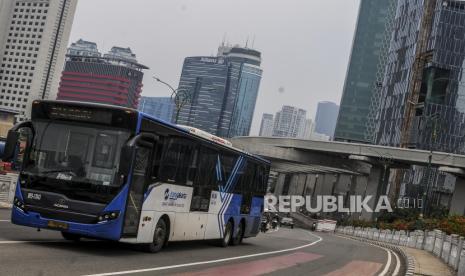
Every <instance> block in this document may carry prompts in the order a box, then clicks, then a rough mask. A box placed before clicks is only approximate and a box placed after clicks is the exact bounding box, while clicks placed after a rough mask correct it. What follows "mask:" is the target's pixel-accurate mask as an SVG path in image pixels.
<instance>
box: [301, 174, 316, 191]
mask: <svg viewBox="0 0 465 276" xmlns="http://www.w3.org/2000/svg"><path fill="white" fill-rule="evenodd" d="M315 183H316V175H315V174H308V175H307V178H306V181H305V190H304V195H305V196H307V195H312V194H313V191H314V190H315Z"/></svg>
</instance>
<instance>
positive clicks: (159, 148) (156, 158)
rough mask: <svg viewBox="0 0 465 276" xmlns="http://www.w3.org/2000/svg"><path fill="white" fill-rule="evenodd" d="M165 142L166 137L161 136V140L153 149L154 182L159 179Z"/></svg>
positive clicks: (152, 174) (152, 175) (152, 173)
mask: <svg viewBox="0 0 465 276" xmlns="http://www.w3.org/2000/svg"><path fill="white" fill-rule="evenodd" d="M163 142H164V137H160V140H158V141H157V143H156V147H155V148H154V150H153V159H152V160H153V161H152V172H151V177H152V182H156V181H158V179H159V173H160V166H161V157H162V154H163Z"/></svg>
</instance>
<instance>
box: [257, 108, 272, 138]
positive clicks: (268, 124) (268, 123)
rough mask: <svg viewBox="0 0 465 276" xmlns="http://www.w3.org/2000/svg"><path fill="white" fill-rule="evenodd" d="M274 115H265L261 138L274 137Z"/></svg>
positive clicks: (261, 124)
mask: <svg viewBox="0 0 465 276" xmlns="http://www.w3.org/2000/svg"><path fill="white" fill-rule="evenodd" d="M273 122H274V121H273V114H268V113H263V116H262V122H261V123H260V132H259V134H258V135H259V136H264V137H270V136H272V135H273Z"/></svg>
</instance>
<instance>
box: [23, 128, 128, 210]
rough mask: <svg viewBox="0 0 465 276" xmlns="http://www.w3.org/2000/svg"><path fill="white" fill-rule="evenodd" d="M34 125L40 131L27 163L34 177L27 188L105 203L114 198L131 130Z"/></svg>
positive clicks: (26, 170)
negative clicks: (121, 160) (123, 154)
mask: <svg viewBox="0 0 465 276" xmlns="http://www.w3.org/2000/svg"><path fill="white" fill-rule="evenodd" d="M33 126H34V129H35V132H36V134H35V138H34V141H33V143H32V146H31V151H30V155H29V158H28V159H27V160H26V162H27V163H26V165H25V166H24V174H25V175H28V176H30V177H31V178H33V180H31V181H27V184H26V187H25V188H30V189H37V190H43V191H51V192H55V193H63V194H65V195H66V196H67V197H69V198H73V199H77V200H85V201H97V202H102V203H107V202H108V201H109V200H111V198H113V196H114V195H115V193H116V192H117V191H118V190H119V189H118V188H119V186H120V185H121V183H119V181H118V180H116V179H115V176H116V175H117V172H118V161H119V155H120V152H121V148H122V146H123V145H124V143H125V142H126V141H127V140H128V138H129V135H130V133H129V131H126V130H122V129H115V128H105V127H102V126H92V125H90V124H85V123H71V122H59V121H53V120H40V121H35V122H33ZM97 194H98V195H97Z"/></svg>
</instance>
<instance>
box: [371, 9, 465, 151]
mask: <svg viewBox="0 0 465 276" xmlns="http://www.w3.org/2000/svg"><path fill="white" fill-rule="evenodd" d="M464 22H465V2H463V1H442V0H441V1H438V0H427V1H413V0H399V2H398V9H397V14H396V16H395V24H394V26H395V29H394V32H393V34H392V40H391V47H390V51H389V62H388V63H387V65H386V73H385V78H384V82H383V84H382V97H381V100H382V101H381V104H380V106H379V109H378V115H377V118H378V121H377V128H376V130H377V137H376V138H377V139H376V141H377V143H378V144H381V145H387V146H402V147H410V148H419V149H428V150H429V149H430V147H432V149H433V150H437V151H445V152H453V153H460V154H463V153H465V139H464V137H465V84H464V83H465V82H464V81H465V77H464V75H463V71H464V70H465V28H464V24H465V23H464Z"/></svg>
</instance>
